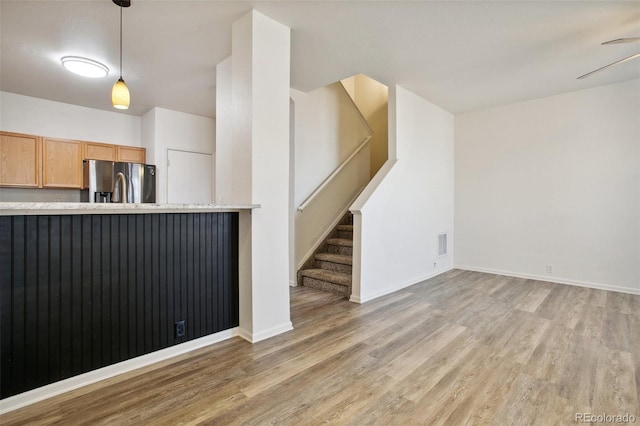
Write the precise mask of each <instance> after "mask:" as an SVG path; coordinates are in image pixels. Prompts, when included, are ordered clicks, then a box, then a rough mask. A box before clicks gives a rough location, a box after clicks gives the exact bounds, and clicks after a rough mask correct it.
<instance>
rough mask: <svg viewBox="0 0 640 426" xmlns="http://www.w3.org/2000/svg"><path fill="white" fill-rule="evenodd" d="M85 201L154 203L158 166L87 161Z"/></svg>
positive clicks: (84, 170)
mask: <svg viewBox="0 0 640 426" xmlns="http://www.w3.org/2000/svg"><path fill="white" fill-rule="evenodd" d="M82 166H83V173H84V185H83V188H84V189H83V191H82V201H86V202H89V203H155V202H156V166H153V165H151V164H137V163H119V162H113V161H100V160H85V161H84V162H83V165H82Z"/></svg>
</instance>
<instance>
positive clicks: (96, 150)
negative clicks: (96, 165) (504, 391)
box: [82, 142, 116, 161]
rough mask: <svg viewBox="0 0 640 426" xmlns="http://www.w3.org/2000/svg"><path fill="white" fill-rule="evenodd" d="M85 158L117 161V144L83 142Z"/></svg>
mask: <svg viewBox="0 0 640 426" xmlns="http://www.w3.org/2000/svg"><path fill="white" fill-rule="evenodd" d="M82 145H83V152H84V159H85V160H106V161H116V145H109V144H107V143H98V142H83V143H82Z"/></svg>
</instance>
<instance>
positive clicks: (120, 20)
mask: <svg viewBox="0 0 640 426" xmlns="http://www.w3.org/2000/svg"><path fill="white" fill-rule="evenodd" d="M120 79H121V80H122V6H120Z"/></svg>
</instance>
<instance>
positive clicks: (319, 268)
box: [298, 213, 353, 298]
mask: <svg viewBox="0 0 640 426" xmlns="http://www.w3.org/2000/svg"><path fill="white" fill-rule="evenodd" d="M352 261H353V225H352V216H351V213H347V214H346V215H345V216H344V217H343V218H342V219H341V220H340V222H339V224H338V225H336V227H335V228H334V229H333V230H332V231H331V232H330V233H329V235H328V236H327V238H325V240H324V241H323V242H322V244H320V246H319V247H318V248H317V249H316V251H315V252H314V253H313V255H311V257H310V258H309V259H307V261H306V262H305V263H304V265H302V268H301V269H300V270H299V271H298V285H302V286H305V287H311V288H315V289H317V290H322V291H328V292H330V293H334V294H338V295H341V296H344V297H346V298H349V296H351V265H352Z"/></svg>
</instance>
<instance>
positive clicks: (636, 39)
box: [602, 37, 640, 44]
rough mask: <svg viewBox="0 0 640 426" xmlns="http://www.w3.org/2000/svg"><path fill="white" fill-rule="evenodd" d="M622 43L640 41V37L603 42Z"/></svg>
mask: <svg viewBox="0 0 640 426" xmlns="http://www.w3.org/2000/svg"><path fill="white" fill-rule="evenodd" d="M622 43H640V37H627V38H617V39H615V40H609V41H605V42H604V43H602V44H622Z"/></svg>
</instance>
